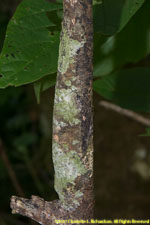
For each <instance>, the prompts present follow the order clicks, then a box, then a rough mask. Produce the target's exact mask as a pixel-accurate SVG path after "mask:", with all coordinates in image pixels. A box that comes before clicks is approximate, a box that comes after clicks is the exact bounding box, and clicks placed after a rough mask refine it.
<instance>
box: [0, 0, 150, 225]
mask: <svg viewBox="0 0 150 225" xmlns="http://www.w3.org/2000/svg"><path fill="white" fill-rule="evenodd" d="M18 3H19V1H17V0H5V1H2V0H0V50H1V47H2V44H3V40H4V35H5V30H6V26H7V23H8V21H9V19H10V18H11V16H12V15H13V12H14V10H15V8H16V6H17V4H18ZM53 99H54V88H51V89H49V90H48V91H46V92H44V93H43V94H42V97H41V102H40V104H39V105H38V104H37V102H36V98H35V95H34V90H33V86H32V85H27V86H22V87H19V88H12V87H11V88H7V89H5V90H0V225H18V224H19V225H23V224H24V225H25V224H31V223H32V224H34V223H33V222H31V221H30V222H29V220H28V219H27V218H23V217H21V216H18V215H11V210H10V206H9V203H10V197H11V196H12V195H19V196H25V197H27V198H30V196H31V195H32V194H34V195H39V196H41V197H43V198H45V199H47V200H53V199H55V198H57V195H56V193H55V191H54V189H53V173H54V172H53V165H52V160H51V134H52V128H51V127H52V110H53ZM101 99H102V98H101V97H100V96H99V95H97V94H95V93H94V146H95V153H94V157H95V160H94V182H95V201H96V205H95V217H96V218H98V219H114V218H124V219H131V218H135V219H148V218H149V210H150V137H140V136H139V135H140V134H142V133H144V132H145V127H144V126H142V125H140V124H138V123H137V122H134V121H132V120H131V119H128V118H126V117H124V116H121V115H119V114H117V113H115V112H112V111H108V110H106V109H104V108H103V107H102V106H100V104H99V102H100V100H101Z"/></svg>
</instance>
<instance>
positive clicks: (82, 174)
mask: <svg viewBox="0 0 150 225" xmlns="http://www.w3.org/2000/svg"><path fill="white" fill-rule="evenodd" d="M64 2H65V7H64V21H63V24H62V33H61V41H60V48H59V60H58V76H57V83H56V89H55V102H54V124H53V135H54V136H53V161H54V169H55V189H56V191H57V193H58V195H59V198H60V201H61V203H62V206H63V207H64V208H65V209H67V210H70V209H72V210H76V209H77V208H78V207H79V206H80V205H81V204H82V203H83V201H84V196H85V195H86V193H85V187H84V185H87V183H88V182H89V180H90V182H91V180H92V175H93V145H92V126H93V124H92V121H93V120H92V109H91V108H92V90H91V89H92V47H93V46H92V44H91V41H92V28H91V27H90V28H89V29H87V28H86V27H85V26H86V24H84V23H83V21H85V20H86V22H88V23H90V21H91V18H89V15H88V13H91V10H90V7H91V5H87V3H88V4H89V3H90V4H91V1H88V0H85V1H79V0H66V1H64ZM68 9H70V12H69V11H68ZM77 9H78V10H77ZM76 10H77V11H76ZM81 12H82V13H85V12H86V14H84V15H83V17H81V18H78V16H79V14H80V13H81ZM91 24H92V21H91ZM91 24H90V25H91ZM90 57H91V58H90ZM83 180H84V182H83ZM77 193H80V194H77Z"/></svg>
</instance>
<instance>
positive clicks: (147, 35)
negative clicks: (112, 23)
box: [94, 1, 150, 76]
mask: <svg viewBox="0 0 150 225" xmlns="http://www.w3.org/2000/svg"><path fill="white" fill-rule="evenodd" d="M149 12H150V1H146V2H145V3H144V5H143V7H142V8H141V9H140V10H139V11H138V13H136V15H135V16H134V17H133V18H132V19H131V20H130V22H129V23H128V25H127V26H126V27H125V28H124V29H123V30H122V31H121V32H120V33H118V34H117V35H114V36H111V37H106V36H103V35H100V34H95V40H94V76H104V75H107V74H109V73H111V72H112V71H114V70H116V69H118V68H120V67H121V66H123V65H125V64H127V63H131V62H133V63H136V62H138V61H139V60H140V59H142V58H143V57H146V56H147V55H148V54H149V53H150V19H149Z"/></svg>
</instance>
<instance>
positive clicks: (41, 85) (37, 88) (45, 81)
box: [34, 73, 56, 104]
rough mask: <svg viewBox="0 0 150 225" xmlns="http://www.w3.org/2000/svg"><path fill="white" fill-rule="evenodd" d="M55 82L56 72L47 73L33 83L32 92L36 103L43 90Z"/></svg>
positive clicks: (38, 101)
mask: <svg viewBox="0 0 150 225" xmlns="http://www.w3.org/2000/svg"><path fill="white" fill-rule="evenodd" d="M55 83H56V73H55V74H51V75H48V76H46V77H44V78H42V79H40V80H38V81H36V82H35V83H34V92H35V96H36V99H37V103H38V104H39V103H40V96H41V93H42V92H43V91H46V90H47V89H48V88H50V87H52V86H54V85H55Z"/></svg>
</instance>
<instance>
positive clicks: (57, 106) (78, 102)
mask: <svg viewBox="0 0 150 225" xmlns="http://www.w3.org/2000/svg"><path fill="white" fill-rule="evenodd" d="M63 3H64V19H63V22H62V32H61V37H60V48H59V60H58V74H57V82H56V87H55V101H54V113H53V162H54V169H55V190H56V192H57V193H58V195H59V200H56V201H53V202H47V201H44V199H41V198H39V197H37V196H32V198H31V200H27V199H23V198H18V197H15V196H13V197H12V200H11V208H12V209H13V213H19V214H22V215H24V216H28V217H30V218H32V219H33V220H35V221H37V222H38V223H40V224H43V225H48V224H56V223H55V220H60V219H62V220H66V219H67V220H68V219H73V220H77V219H78V220H81V219H82V220H87V219H92V218H93V205H94V203H93V202H94V200H93V199H94V198H93V115H92V78H93V76H92V73H93V62H92V61H93V25H92V24H93V22H92V0H64V2H63ZM66 224H70V223H66Z"/></svg>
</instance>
